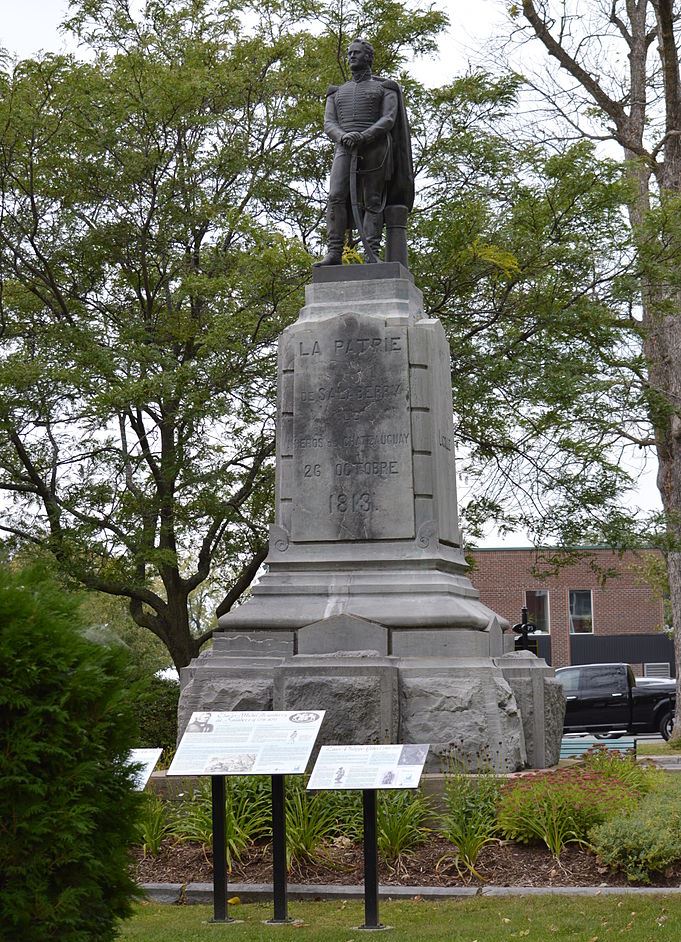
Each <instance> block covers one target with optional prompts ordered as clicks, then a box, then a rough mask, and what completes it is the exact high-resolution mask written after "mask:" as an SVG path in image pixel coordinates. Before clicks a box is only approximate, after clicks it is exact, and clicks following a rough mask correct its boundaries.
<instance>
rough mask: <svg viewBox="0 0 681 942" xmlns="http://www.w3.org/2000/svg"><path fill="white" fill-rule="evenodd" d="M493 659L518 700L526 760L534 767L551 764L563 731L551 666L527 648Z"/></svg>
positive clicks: (561, 709)
mask: <svg viewBox="0 0 681 942" xmlns="http://www.w3.org/2000/svg"><path fill="white" fill-rule="evenodd" d="M495 663H496V664H497V665H498V666H499V667H500V668H501V670H502V671H503V675H504V678H505V679H506V680H507V681H508V683H509V684H510V685H511V688H512V690H513V693H514V694H515V698H516V700H517V702H518V708H519V710H520V713H521V716H522V719H523V731H524V735H525V744H526V748H527V761H528V764H529V765H530V767H531V768H534V769H543V768H548V767H549V766H552V765H555V764H556V763H557V761H558V758H559V755H560V740H561V738H562V735H563V718H564V715H565V697H564V695H563V690H562V687H560V684H558V683H557V681H555V679H554V675H553V670H552V669H551V668H550V667H549V666H548V665H547V663H546V661H544V660H543V659H542V658H538V657H535V655H534V654H532V653H531V652H530V651H513V652H511V653H510V654H505V655H504V656H503V657H500V658H497V659H496V661H495Z"/></svg>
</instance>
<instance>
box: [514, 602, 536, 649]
mask: <svg viewBox="0 0 681 942" xmlns="http://www.w3.org/2000/svg"><path fill="white" fill-rule="evenodd" d="M536 630H537V626H536V625H533V624H532V622H528V620H527V609H526V608H524V607H523V608H522V609H521V610H520V621H519V623H518V624H517V625H514V626H513V628H511V631H517V632H518V633H519V634H520V638H519V640H518V650H519V651H527V650H528V648H529V645H528V641H527V636H528V635H529V634H533V633H534V632H535V631H536Z"/></svg>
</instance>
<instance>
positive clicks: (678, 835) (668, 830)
mask: <svg viewBox="0 0 681 942" xmlns="http://www.w3.org/2000/svg"><path fill="white" fill-rule="evenodd" d="M674 824H675V826H671V827H670V826H669V824H668V823H667V822H665V821H662V820H660V818H659V817H658V816H657V815H655V814H650V813H648V814H645V813H643V812H639V813H634V814H631V815H627V816H626V817H621V818H620V817H618V818H614V819H613V820H611V821H606V822H605V823H604V824H601V825H599V826H598V827H595V828H593V830H592V831H591V833H590V841H591V846H592V848H593V850H594V852H595V853H596V854H597V855H598V857H599V859H600V860H602V862H603V863H604V864H606V865H607V866H608V867H610V868H611V869H612V870H620V871H622V872H623V873H624V874H626V877H627V880H629V881H631V882H632V883H650V882H651V879H650V878H651V876H652V875H653V874H656V873H663V872H664V871H665V870H666V868H667V867H668V866H669V865H670V864H673V863H675V862H676V861H678V860H681V827H679V824H678V820H677V821H675V822H674Z"/></svg>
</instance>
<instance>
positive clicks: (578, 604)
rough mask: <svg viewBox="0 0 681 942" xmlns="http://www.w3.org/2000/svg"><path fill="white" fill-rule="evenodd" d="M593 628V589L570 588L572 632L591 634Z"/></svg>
mask: <svg viewBox="0 0 681 942" xmlns="http://www.w3.org/2000/svg"><path fill="white" fill-rule="evenodd" d="M593 630H594V620H593V609H592V606H591V589H570V633H571V634H575V635H590V634H593Z"/></svg>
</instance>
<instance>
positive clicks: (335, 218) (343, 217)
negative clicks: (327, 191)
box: [314, 203, 348, 268]
mask: <svg viewBox="0 0 681 942" xmlns="http://www.w3.org/2000/svg"><path fill="white" fill-rule="evenodd" d="M347 228H348V213H347V210H346V208H345V204H344V203H329V205H328V206H327V209H326V232H327V239H328V241H327V245H328V252H327V253H326V255H325V256H324V258H323V259H322V260H321V261H320V262H315V263H314V268H321V266H322V265H342V264H343V243H344V241H345V230H346V229H347Z"/></svg>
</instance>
